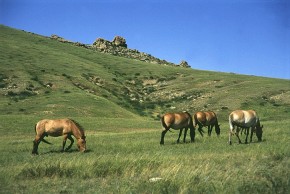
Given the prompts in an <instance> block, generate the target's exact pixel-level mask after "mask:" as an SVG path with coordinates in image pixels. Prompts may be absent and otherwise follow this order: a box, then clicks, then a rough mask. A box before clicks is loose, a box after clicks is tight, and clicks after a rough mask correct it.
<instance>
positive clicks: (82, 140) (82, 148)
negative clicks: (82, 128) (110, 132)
mask: <svg viewBox="0 0 290 194" xmlns="http://www.w3.org/2000/svg"><path fill="white" fill-rule="evenodd" d="M78 148H79V150H80V152H85V151H86V149H87V146H86V137H85V136H84V137H82V138H80V139H78Z"/></svg>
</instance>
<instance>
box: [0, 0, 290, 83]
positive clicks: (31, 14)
mask: <svg viewBox="0 0 290 194" xmlns="http://www.w3.org/2000/svg"><path fill="white" fill-rule="evenodd" d="M0 24H4V25H6V26H10V27H13V28H17V29H21V30H25V31H29V32H34V33H37V34H41V35H45V36H50V35H51V34H57V35H59V36H62V37H64V38H66V39H68V40H72V41H78V42H82V43H86V44H92V43H93V42H94V41H95V40H96V39H97V38H99V37H102V38H105V39H107V40H113V38H114V37H115V36H116V35H120V36H123V37H124V38H125V39H126V41H127V44H128V48H132V49H137V50H139V51H142V52H146V53H149V54H151V55H153V56H156V57H158V58H161V59H165V60H167V61H170V62H173V63H176V64H179V63H180V61H181V60H185V61H187V62H188V63H189V65H191V67H192V68H194V69H201V70H211V71H220V72H233V73H239V74H247V75H257V76H266V77H274V78H283V79H290V1H289V0H50V1H48V0H47V1H46V0H0Z"/></svg>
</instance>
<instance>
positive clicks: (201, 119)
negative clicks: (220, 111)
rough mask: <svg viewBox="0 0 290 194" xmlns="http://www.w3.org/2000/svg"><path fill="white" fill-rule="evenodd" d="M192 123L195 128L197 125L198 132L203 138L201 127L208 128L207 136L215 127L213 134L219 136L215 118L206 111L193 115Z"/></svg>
mask: <svg viewBox="0 0 290 194" xmlns="http://www.w3.org/2000/svg"><path fill="white" fill-rule="evenodd" d="M194 122H195V126H194V127H196V126H197V125H198V131H199V133H200V134H201V136H203V134H202V133H204V132H203V130H202V127H205V126H207V127H208V136H211V132H212V128H213V127H215V132H216V134H217V135H218V136H219V135H220V131H221V130H220V125H219V124H218V119H217V116H216V114H215V113H214V112H212V111H206V112H201V111H199V112H197V113H195V114H194Z"/></svg>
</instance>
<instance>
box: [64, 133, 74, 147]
mask: <svg viewBox="0 0 290 194" xmlns="http://www.w3.org/2000/svg"><path fill="white" fill-rule="evenodd" d="M67 138H68V139H69V140H70V144H69V146H68V147H67V148H66V149H65V151H68V150H69V149H71V147H72V145H73V143H74V139H73V138H72V136H71V135H68V136H67Z"/></svg>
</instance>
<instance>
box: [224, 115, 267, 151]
mask: <svg viewBox="0 0 290 194" xmlns="http://www.w3.org/2000/svg"><path fill="white" fill-rule="evenodd" d="M229 124H230V130H229V144H230V145H231V144H232V141H231V136H232V135H233V134H236V136H237V137H238V139H239V143H241V140H240V137H239V130H240V128H242V129H245V130H246V140H245V143H248V135H249V128H251V137H250V142H252V137H253V133H254V132H256V136H257V138H258V141H262V134H263V125H262V126H261V124H260V119H259V117H258V115H257V113H256V112H255V111H254V110H235V111H233V112H232V113H231V114H230V115H229ZM235 127H236V132H235V133H234V128H235Z"/></svg>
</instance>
